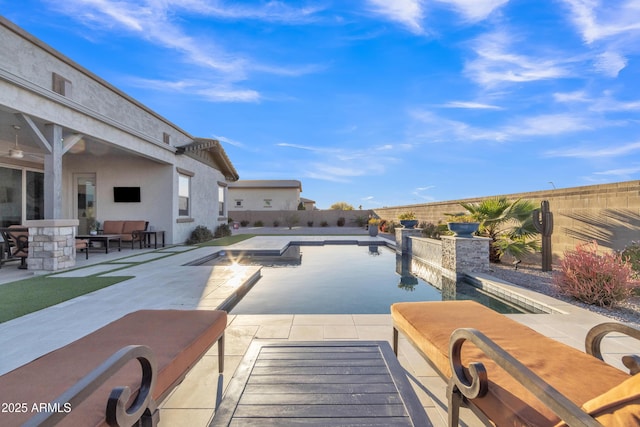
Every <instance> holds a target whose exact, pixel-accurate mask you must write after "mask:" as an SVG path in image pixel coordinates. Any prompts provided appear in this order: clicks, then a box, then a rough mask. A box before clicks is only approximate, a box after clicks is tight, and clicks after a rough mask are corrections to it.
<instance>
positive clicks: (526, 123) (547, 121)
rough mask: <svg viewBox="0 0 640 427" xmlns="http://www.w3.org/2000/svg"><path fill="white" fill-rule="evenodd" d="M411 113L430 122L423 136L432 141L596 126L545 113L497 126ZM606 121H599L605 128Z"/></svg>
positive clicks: (559, 132)
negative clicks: (478, 124) (474, 124)
mask: <svg viewBox="0 0 640 427" xmlns="http://www.w3.org/2000/svg"><path fill="white" fill-rule="evenodd" d="M411 115H412V117H413V118H414V119H416V120H417V121H419V122H421V123H423V124H426V125H427V126H424V127H423V130H422V131H421V133H420V134H419V135H417V136H418V137H420V138H427V139H429V140H430V141H432V142H442V141H444V142H450V141H494V142H506V141H510V140H515V139H521V138H522V137H536V136H554V135H562V134H570V133H575V132H581V131H586V130H589V129H592V128H593V127H594V126H596V122H594V120H593V119H592V118H590V117H589V116H587V115H584V116H583V115H572V114H542V115H536V116H531V117H516V118H513V119H511V120H510V121H509V123H506V124H502V125H497V126H496V127H494V128H482V127H479V126H472V125H470V124H468V123H465V122H462V121H458V120H451V119H446V118H444V117H441V116H439V115H436V114H434V113H432V112H430V111H420V110H414V111H412V112H411ZM605 125H606V123H598V126H600V127H603V126H605Z"/></svg>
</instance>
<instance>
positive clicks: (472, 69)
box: [465, 31, 575, 86]
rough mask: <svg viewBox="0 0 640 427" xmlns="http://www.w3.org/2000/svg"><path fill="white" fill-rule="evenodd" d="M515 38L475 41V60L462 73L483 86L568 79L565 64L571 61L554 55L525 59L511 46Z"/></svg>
mask: <svg viewBox="0 0 640 427" xmlns="http://www.w3.org/2000/svg"><path fill="white" fill-rule="evenodd" d="M516 40H517V36H515V35H514V34H509V33H507V32H506V31H496V32H493V33H490V34H485V35H482V36H480V37H478V38H477V39H476V40H475V41H474V42H473V43H472V48H473V50H474V52H475V54H476V58H475V59H473V60H471V61H469V62H467V64H466V65H465V73H466V74H467V75H468V76H469V77H470V78H471V79H472V80H474V81H476V82H478V83H480V84H481V85H485V86H494V85H497V84H500V83H519V82H530V81H537V80H548V79H557V78H562V77H569V76H571V75H572V74H573V73H572V72H571V70H570V67H569V64H571V63H572V62H574V61H575V60H574V59H571V58H566V57H563V56H560V55H558V56H557V57H551V56H549V55H548V54H546V55H538V56H534V55H525V54H522V53H515V49H513V48H512V45H513V44H514V43H515V42H516Z"/></svg>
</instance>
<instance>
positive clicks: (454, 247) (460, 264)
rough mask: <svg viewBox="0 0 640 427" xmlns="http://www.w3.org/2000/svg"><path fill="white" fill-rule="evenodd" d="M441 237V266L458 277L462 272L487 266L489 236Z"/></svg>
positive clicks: (482, 268) (486, 267)
mask: <svg viewBox="0 0 640 427" xmlns="http://www.w3.org/2000/svg"><path fill="white" fill-rule="evenodd" d="M441 239H442V267H443V268H444V269H446V270H449V271H452V272H454V273H455V275H456V277H457V278H458V279H459V278H460V277H461V276H462V274H463V273H466V272H471V271H483V270H486V269H488V268H489V242H490V241H491V239H490V238H488V237H453V236H441Z"/></svg>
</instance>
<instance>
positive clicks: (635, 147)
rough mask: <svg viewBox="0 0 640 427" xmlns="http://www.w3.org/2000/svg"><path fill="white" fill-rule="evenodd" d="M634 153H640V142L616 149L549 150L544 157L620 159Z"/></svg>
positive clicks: (586, 147)
mask: <svg viewBox="0 0 640 427" xmlns="http://www.w3.org/2000/svg"><path fill="white" fill-rule="evenodd" d="M634 151H640V142H631V143H628V144H624V145H619V146H616V147H604V148H602V147H596V146H582V147H574V148H565V149H560V150H549V151H546V152H545V153H544V155H545V157H575V158H582V159H589V158H602V157H620V156H625V155H628V154H630V153H633V152H634Z"/></svg>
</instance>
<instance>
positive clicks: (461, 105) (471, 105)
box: [442, 101, 503, 110]
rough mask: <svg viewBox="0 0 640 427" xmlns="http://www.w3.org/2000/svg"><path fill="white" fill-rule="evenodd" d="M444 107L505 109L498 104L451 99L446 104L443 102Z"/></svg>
mask: <svg viewBox="0 0 640 427" xmlns="http://www.w3.org/2000/svg"><path fill="white" fill-rule="evenodd" d="M442 107H444V108H466V109H470V110H503V108H502V107H498V106H497V105H490V104H483V103H480V102H468V101H451V102H447V103H446V104H442Z"/></svg>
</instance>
